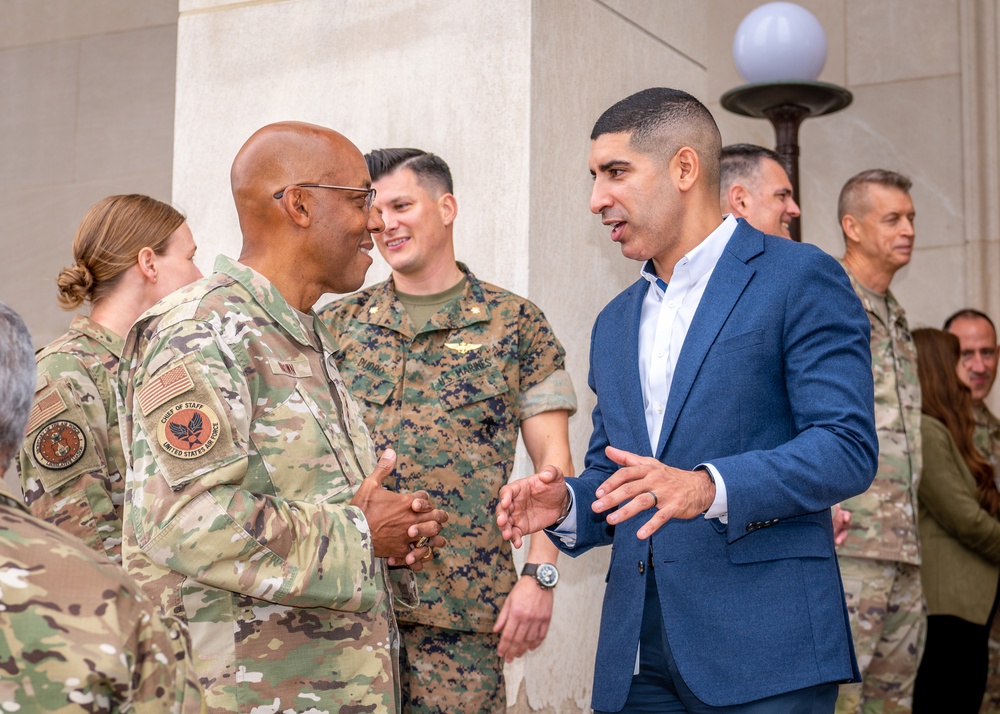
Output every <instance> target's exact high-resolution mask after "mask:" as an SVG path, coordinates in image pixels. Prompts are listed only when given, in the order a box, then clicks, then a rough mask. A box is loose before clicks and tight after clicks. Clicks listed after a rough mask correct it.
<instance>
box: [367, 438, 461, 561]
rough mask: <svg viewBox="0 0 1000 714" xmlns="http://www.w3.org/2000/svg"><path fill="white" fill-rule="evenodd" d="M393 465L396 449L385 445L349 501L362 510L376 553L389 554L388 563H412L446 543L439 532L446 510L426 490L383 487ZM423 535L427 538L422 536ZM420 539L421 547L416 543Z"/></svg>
mask: <svg viewBox="0 0 1000 714" xmlns="http://www.w3.org/2000/svg"><path fill="white" fill-rule="evenodd" d="M395 466H396V452H394V451H393V450H392V449H386V450H385V452H384V453H383V454H382V457H381V458H380V459H379V461H378V463H377V464H376V465H375V469H374V470H373V471H372V472H371V474H369V476H368V477H367V478H366V479H365V480H364V481H362V482H361V486H360V487H358V491H357V493H355V494H354V498H352V499H351V505H352V506H357V507H358V508H360V509H361V511H362V513H364V514H365V519H366V520H367V521H368V528H369V529H370V530H371V534H372V544H373V545H374V548H375V556H376V557H378V558H389V565H402V564H403V563H405V564H406V565H409V566H415V569H417V570H419V569H420V563H421V560H422V559H423V558H425V557H429V556H430V555H431V554H432V549H433V548H441V547H443V546H445V545H447V544H448V541H446V540H445V539H444V538H442V537H441V536H440V535H438V534H439V533H440V532H441V526H442V524H444V523H447V521H448V514H447V513H445V512H444V511H442V510H440V509H437V508H434V506H433V504H431V501H430V498H429V497H428V495H427V493H426V492H425V491H416V492H415V493H395V492H393V491H389V490H387V489H385V488H383V486H382V483H383V482H384V481H385V478H386V476H388V475H389V474H390V473H392V470H393V469H394V468H395ZM423 539H426V540H423ZM418 541H420V542H421V544H420V547H416V544H417V542H418Z"/></svg>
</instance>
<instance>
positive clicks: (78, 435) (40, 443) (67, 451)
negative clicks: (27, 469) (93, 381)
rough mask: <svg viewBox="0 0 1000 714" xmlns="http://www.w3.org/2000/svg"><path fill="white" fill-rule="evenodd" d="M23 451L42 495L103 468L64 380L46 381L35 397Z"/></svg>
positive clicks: (97, 448)
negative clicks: (34, 473)
mask: <svg viewBox="0 0 1000 714" xmlns="http://www.w3.org/2000/svg"><path fill="white" fill-rule="evenodd" d="M95 391H96V390H95ZM23 448H24V450H25V451H26V452H27V454H28V457H29V458H30V460H31V463H32V464H34V466H35V469H36V473H37V475H38V480H39V481H41V484H42V488H43V489H44V490H45V492H46V493H53V492H55V491H57V490H58V489H59V488H61V487H62V486H64V485H66V484H67V483H69V482H71V481H73V480H75V479H77V478H78V477H79V476H81V475H82V474H86V473H92V472H99V471H103V470H105V468H106V467H105V464H104V456H103V454H102V453H101V447H100V445H99V444H98V443H97V439H96V438H95V436H94V432H93V429H91V427H90V423H89V422H88V420H87V415H86V413H85V412H84V410H83V406H82V405H81V403H80V398H79V396H78V395H77V393H76V391H75V390H74V389H73V386H72V384H71V383H70V381H69V380H68V379H57V380H54V381H51V382H50V381H48V380H46V382H45V384H44V385H43V386H42V389H41V390H40V391H38V392H37V393H36V394H35V401H34V403H33V405H32V407H31V413H30V415H29V417H28V432H27V435H26V437H25V440H24V447H23Z"/></svg>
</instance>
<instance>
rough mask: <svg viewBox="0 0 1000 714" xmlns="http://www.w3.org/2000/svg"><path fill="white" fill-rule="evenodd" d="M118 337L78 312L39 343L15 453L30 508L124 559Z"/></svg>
mask: <svg viewBox="0 0 1000 714" xmlns="http://www.w3.org/2000/svg"><path fill="white" fill-rule="evenodd" d="M122 344H123V342H122V338H121V337H119V336H118V335H116V334H115V333H114V332H112V331H111V330H109V329H107V328H106V327H103V326H102V325H100V324H98V323H96V322H94V321H93V320H90V319H89V318H86V317H82V316H78V317H76V318H74V319H73V322H72V324H71V325H70V329H69V331H68V332H67V333H66V334H65V335H63V336H62V337H60V338H58V339H57V340H55V341H54V342H52V343H50V344H49V345H47V346H46V347H45V348H44V349H42V350H40V351H39V353H38V355H37V357H36V361H37V364H38V383H37V386H36V391H35V401H34V404H33V406H32V409H31V415H30V417H29V419H28V433H27V435H26V437H25V441H24V445H23V447H22V448H21V451H20V453H19V454H18V461H17V467H18V473H19V474H20V477H21V488H22V490H23V493H24V500H25V502H26V503H27V504H28V508H29V509H30V510H31V512H32V513H33V514H34V515H36V516H38V517H39V518H44V519H45V520H47V521H49V522H50V523H52V524H54V525H56V526H58V527H59V528H61V529H63V530H65V531H67V532H69V533H72V534H73V535H75V536H77V537H78V538H80V539H81V540H82V541H83V542H84V543H86V544H87V545H89V546H90V547H91V548H93V549H94V550H96V551H98V552H101V553H106V554H107V556H108V557H109V558H111V559H112V560H114V561H115V562H119V563H120V562H121V538H122V524H121V508H122V500H123V499H124V496H125V479H124V474H125V455H124V454H123V453H122V442H121V436H120V435H119V433H118V409H117V406H116V403H115V395H114V386H113V381H114V374H115V370H116V368H117V367H118V355H119V354H120V353H121V348H122Z"/></svg>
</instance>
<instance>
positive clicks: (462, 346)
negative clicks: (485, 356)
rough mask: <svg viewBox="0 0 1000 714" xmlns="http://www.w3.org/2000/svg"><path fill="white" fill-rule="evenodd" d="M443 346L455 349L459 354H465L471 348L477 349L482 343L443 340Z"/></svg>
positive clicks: (470, 350) (471, 349)
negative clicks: (472, 343) (471, 343)
mask: <svg viewBox="0 0 1000 714" xmlns="http://www.w3.org/2000/svg"><path fill="white" fill-rule="evenodd" d="M444 346H445V347H447V348H448V349H449V350H455V351H456V352H458V353H459V354H463V355H464V354H466V353H468V352H472V351H473V350H478V349H479V348H480V347H482V345H470V344H469V343H468V342H445V343H444Z"/></svg>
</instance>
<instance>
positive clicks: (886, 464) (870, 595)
mask: <svg viewBox="0 0 1000 714" xmlns="http://www.w3.org/2000/svg"><path fill="white" fill-rule="evenodd" d="M910 185H911V184H910V180H909V179H907V178H906V177H905V176H902V175H900V174H898V173H895V172H892V171H885V170H883V169H873V170H870V171H863V172H861V173H859V174H857V175H856V176H854V177H852V178H851V179H850V180H848V181H847V183H846V184H844V187H843V189H842V190H841V192H840V200H839V203H838V216H839V218H840V226H841V229H842V231H843V234H844V241H845V244H846V249H845V253H844V259H843V265H844V268H845V269H846V270H847V274H848V276H849V277H850V279H851V284H852V285H853V286H854V290H855V292H856V293H857V294H858V297H859V298H860V299H861V303H862V304H863V305H864V308H865V311H866V312H867V313H868V318H869V320H870V321H871V347H872V372H873V376H874V378H875V426H876V430H877V432H878V441H879V459H878V473H877V474H876V475H875V480H874V481H873V482H872V485H871V487H870V488H869V489H868V490H867V491H866V492H865V493H863V494H861V495H858V496H855V497H854V498H851V499H849V500H847V501H845V502H844V503H843V504H842V505H843V508H844V509H845V510H846V511H848V512H849V513H850V514H851V516H850V523H849V527H848V530H847V533H846V537H845V538H844V540H843V542H842V543H840V544H839V545H838V546H837V555H838V559H839V563H840V571H841V576H842V578H843V581H844V592H845V595H846V597H847V609H848V613H849V615H850V618H851V634H852V635H853V636H854V646H855V650H856V652H857V658H858V667H859V669H860V670H861V676H862V679H863V682H862V683H861V684H851V685H843V686H841V689H840V696H839V697H838V699H837V712H838V714H848V713H850V714H855V712H864V713H865V714H868V713H872V714H875V713H877V714H895V713H898V712H909V711H911V710H912V706H913V684H914V681H915V678H916V673H917V667H918V666H919V664H920V657H921V655H922V653H923V646H924V638H925V636H926V631H927V613H926V606H925V604H924V597H923V588H922V587H921V584H920V542H919V540H918V537H917V486H918V482H919V478H920V467H921V458H920V382H919V380H918V379H917V354H916V349H915V347H914V345H913V338H912V337H911V335H910V330H909V327H908V326H907V322H906V316H905V314H904V312H903V309H902V308H901V307H900V305H899V303H898V302H897V301H896V298H895V297H894V296H893V294H892V292H890V290H889V283H890V282H891V281H892V277H893V275H895V273H896V271H897V270H899V269H900V268H902V267H903V266H904V265H906V264H907V263H909V262H910V256H911V255H912V253H913V240H914V230H913V219H914V210H913V201H912V200H911V198H910V193H909V191H910Z"/></svg>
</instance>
